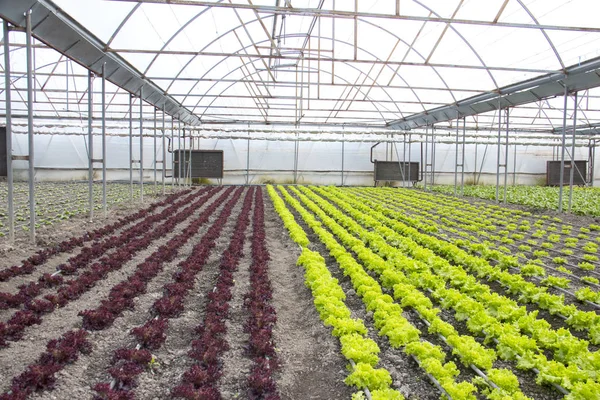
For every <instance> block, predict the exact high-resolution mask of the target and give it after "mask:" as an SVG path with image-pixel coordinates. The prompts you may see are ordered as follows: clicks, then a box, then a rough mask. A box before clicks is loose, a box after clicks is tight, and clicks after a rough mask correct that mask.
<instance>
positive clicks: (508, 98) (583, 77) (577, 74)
mask: <svg viewBox="0 0 600 400" xmlns="http://www.w3.org/2000/svg"><path fill="white" fill-rule="evenodd" d="M598 86H600V57H598V58H594V59H592V60H589V61H586V62H584V63H581V64H578V65H575V66H571V67H569V68H566V69H565V71H564V72H563V73H555V74H547V75H544V76H540V77H537V78H534V79H530V80H527V81H524V82H520V83H517V84H514V85H510V86H506V87H503V88H501V89H500V90H499V91H497V92H490V93H485V94H481V95H476V96H473V97H470V98H468V99H465V100H461V101H459V102H457V103H455V104H450V105H446V106H443V107H438V108H434V109H431V110H427V111H423V112H421V113H418V114H413V115H410V116H407V117H404V118H402V119H400V120H397V121H394V122H390V123H388V127H389V128H391V129H396V130H403V131H406V130H411V129H415V128H419V127H424V126H428V125H433V124H436V123H440V122H445V121H450V120H453V119H456V117H457V115H458V116H460V117H466V116H471V115H477V114H482V113H486V112H489V111H494V110H501V109H505V108H509V107H515V106H519V105H523V104H528V103H534V102H536V101H539V100H542V99H546V98H550V97H556V96H559V95H561V94H562V93H563V92H564V91H565V88H566V89H567V91H568V92H577V91H582V90H587V89H591V88H594V87H598Z"/></svg>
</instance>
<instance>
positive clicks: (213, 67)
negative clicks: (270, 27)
mask: <svg viewBox="0 0 600 400" xmlns="http://www.w3.org/2000/svg"><path fill="white" fill-rule="evenodd" d="M298 36H305V34H292V35H286V37H298ZM312 37H315V38H319V36H312ZM327 39H328V40H331V39H329V38H327ZM335 41H336V42H340V43H343V44H345V45H348V46H354V45H353V44H351V43H349V42H345V41H342V40H340V39H335ZM265 42H267V40H262V41H260V42H257V43H253V44H250V45H248V46H246V47H244V48H242V49H239V50H237V51H236V52H235V53H239V52H240V51H243V50H244V49H247V48H248V47H250V46H254V44H261V43H265ZM360 50H361V51H364V52H365V53H367V54H369V55H370V56H372V57H373V58H375V59H377V60H380V59H379V58H378V57H376V56H375V55H373V54H371V53H369V52H367V51H366V50H364V49H362V48H360ZM228 58H229V57H223V59H222V60H221V61H219V62H218V63H216V64H215V65H213V66H212V67H211V68H210V69H209V70H208V71H206V72H205V73H204V75H202V76H201V77H200V78H201V79H202V78H204V77H205V76H206V75H207V74H208V73H210V72H211V71H212V70H214V69H215V68H217V66H219V64H221V63H222V62H223V61H225V60H227V59H228ZM343 64H345V65H347V66H349V67H351V68H353V69H355V70H357V71H358V72H359V73H361V74H364V72H363V71H362V70H360V69H358V68H357V67H355V66H353V65H351V64H350V63H349V62H343ZM244 65H245V64H244ZM237 69H239V68H236V70H237ZM390 69H392V68H391V67H390ZM392 70H393V69H392ZM230 73H231V72H230ZM230 73H228V74H227V75H224V76H223V78H225V77H227V76H229V74H230ZM398 77H399V78H400V79H402V81H403V82H404V83H406V85H407V86H409V87H410V85H409V84H408V82H406V81H405V80H404V79H403V78H402V76H400V75H398ZM217 83H218V82H215V83H214V84H213V85H212V86H211V87H210V88H209V89H208V91H207V93H208V92H209V91H210V90H211V89H212V88H213V87H215V86H216V85H217ZM234 83H236V82H234ZM347 83H349V82H347ZM374 83H375V84H376V85H377V87H378V88H380V89H382V90H383V91H384V92H385V94H386V95H387V96H388V98H389V99H390V100H391V101H392V102H394V99H393V98H392V97H391V95H390V94H389V93H388V92H387V91H386V90H385V88H384V87H383V86H381V85H380V84H378V83H377V82H374ZM197 84H198V82H196V83H195V84H194V85H192V87H191V88H190V90H189V91H188V93H187V95H189V94H190V93H191V92H192V91H193V90H194V88H195V87H196V85H197ZM411 91H413V94H415V96H416V98H417V100H419V102H421V100H420V99H419V97H418V96H417V95H416V93H414V90H412V89H411ZM363 94H364V93H363ZM187 95H186V96H185V97H184V98H183V100H182V101H185V100H186V99H187ZM202 99H203V97H201V98H200V99H199V100H198V103H200V101H202ZM393 104H394V105H395V106H396V109H397V110H398V112H399V113H400V115H403V114H402V111H401V110H400V108H399V107H398V105H397V104H396V103H395V102H394V103H393ZM192 112H193V111H192Z"/></svg>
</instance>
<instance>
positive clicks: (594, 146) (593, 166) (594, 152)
mask: <svg viewBox="0 0 600 400" xmlns="http://www.w3.org/2000/svg"><path fill="white" fill-rule="evenodd" d="M590 161H591V162H590V167H591V169H590V171H591V172H590V186H592V187H593V186H594V172H595V171H594V170H595V169H596V139H594V145H593V147H592V154H591V160H590Z"/></svg>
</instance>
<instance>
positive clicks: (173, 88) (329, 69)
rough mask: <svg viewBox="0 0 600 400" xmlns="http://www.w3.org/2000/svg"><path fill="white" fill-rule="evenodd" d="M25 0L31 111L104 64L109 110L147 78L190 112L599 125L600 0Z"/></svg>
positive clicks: (77, 111) (150, 86)
mask: <svg viewBox="0 0 600 400" xmlns="http://www.w3.org/2000/svg"><path fill="white" fill-rule="evenodd" d="M29 9H31V10H32V14H31V15H32V31H33V35H34V37H35V38H36V40H35V42H34V46H33V47H34V53H35V68H34V69H35V96H36V101H35V110H36V115H37V116H38V117H40V118H56V119H66V120H68V119H74V120H77V119H83V118H86V115H87V114H86V113H87V109H86V107H85V102H86V98H87V84H88V83H87V79H88V72H87V70H88V69H90V70H92V71H93V72H94V73H95V74H96V75H98V74H100V73H101V72H102V65H103V64H105V65H106V78H107V80H108V81H110V82H112V83H113V84H114V85H111V86H110V87H109V93H107V98H108V112H109V117H110V118H112V119H117V120H118V119H119V118H125V117H126V116H127V115H128V113H129V101H130V96H129V93H132V94H133V95H135V96H139V95H140V93H139V92H140V88H142V87H143V91H142V97H143V99H144V100H145V101H146V102H148V103H149V104H150V105H153V106H155V107H156V108H158V109H159V111H162V110H163V108H164V110H165V112H166V113H167V114H170V115H172V116H175V117H177V118H178V119H180V120H182V121H184V122H185V123H187V124H189V125H201V126H207V125H210V126H230V125H234V126H250V125H252V126H264V125H269V126H292V127H300V128H302V127H306V126H309V127H316V128H320V129H328V128H334V129H338V130H339V128H341V127H344V128H348V129H368V130H378V129H395V130H401V131H406V130H415V129H417V130H418V129H424V128H425V127H426V126H428V125H432V124H437V125H440V126H445V127H448V126H456V119H457V117H458V118H463V117H465V124H466V126H467V129H470V130H494V129H498V123H499V122H498V120H499V115H498V108H501V109H505V108H509V113H508V118H509V121H510V129H511V130H513V131H515V132H520V131H524V132H536V133H537V132H547V133H556V132H561V131H562V127H563V123H565V121H564V120H563V117H564V115H565V114H566V117H567V125H568V126H576V127H577V130H578V131H580V132H581V133H582V134H583V133H585V134H587V135H595V134H596V133H597V127H598V126H600V89H597V88H596V87H598V86H600V57H599V56H600V48H599V47H598V45H597V43H600V27H599V26H598V24H597V15H599V12H600V4H599V3H598V1H596V0H572V1H565V0H378V1H367V0H360V1H359V0H355V1H349V0H346V1H341V0H337V1H336V0H291V1H290V0H268V1H267V0H262V1H261V0H246V2H244V1H242V0H229V1H225V0H220V1H193V0H162V1H161V0H136V1H134V0H86V1H81V0H54V1H49V0H0V16H2V17H3V18H4V19H5V20H8V21H9V22H10V23H11V24H12V25H14V26H16V27H20V28H23V27H24V26H25V17H24V14H25V13H26V12H27V11H28V10H29ZM10 44H11V64H12V65H11V68H12V75H11V77H12V85H13V86H14V88H13V89H14V90H15V91H16V92H17V94H18V96H13V101H19V99H24V98H25V97H26V80H25V78H24V75H25V74H24V72H25V51H24V45H25V39H24V34H23V33H22V32H11V33H10ZM56 50H58V51H56ZM565 88H566V89H565ZM565 90H566V92H567V93H568V96H566V97H567V99H566V100H567V112H566V113H564V112H563V110H564V104H565V96H564V93H565ZM128 92H129V93H128ZM575 92H577V96H575ZM99 94H100V92H99V88H98V87H97V85H95V86H94V101H95V102H96V103H98V101H99V100H98V97H99ZM575 104H576V112H574V111H575ZM25 105H26V103H25V100H23V107H24V106H25ZM23 107H22V108H20V109H19V107H16V111H15V112H16V113H17V115H18V113H19V110H20V111H21V112H22V111H23ZM152 108H153V107H151V108H149V110H152ZM501 114H502V115H503V116H502V120H501V124H506V115H505V112H502V113H501ZM149 116H150V114H149ZM453 124H454V125H453ZM461 126H462V122H461Z"/></svg>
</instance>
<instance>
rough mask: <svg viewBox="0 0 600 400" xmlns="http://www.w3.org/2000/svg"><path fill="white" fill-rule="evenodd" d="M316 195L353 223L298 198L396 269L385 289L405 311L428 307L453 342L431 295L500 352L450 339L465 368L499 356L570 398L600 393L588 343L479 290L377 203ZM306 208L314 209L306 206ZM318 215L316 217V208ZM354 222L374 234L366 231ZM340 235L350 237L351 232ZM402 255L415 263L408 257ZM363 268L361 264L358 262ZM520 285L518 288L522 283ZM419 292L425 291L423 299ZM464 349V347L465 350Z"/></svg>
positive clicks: (502, 276)
mask: <svg viewBox="0 0 600 400" xmlns="http://www.w3.org/2000/svg"><path fill="white" fill-rule="evenodd" d="M312 189H313V190H314V192H318V193H319V194H321V195H323V196H325V197H329V200H330V201H332V202H334V203H336V206H337V207H338V208H339V209H343V210H344V212H345V213H346V214H347V215H348V216H346V215H344V213H342V212H341V211H339V210H338V209H337V208H336V207H334V206H332V205H331V204H329V203H327V202H325V201H324V200H323V199H319V198H317V197H315V196H316V194H314V193H312V194H311V190H309V189H306V188H301V191H302V192H304V194H307V195H310V196H311V199H312V200H317V201H318V203H319V206H320V208H322V209H324V210H326V211H327V212H328V213H329V214H330V215H332V216H335V217H336V220H337V221H338V222H340V224H342V225H344V227H345V228H347V229H349V230H350V232H352V233H353V234H354V236H353V237H354V240H355V241H360V242H361V243H362V242H365V243H367V244H368V246H369V247H370V248H372V249H374V251H376V252H377V253H378V254H380V255H382V256H383V258H384V259H385V260H387V261H388V267H389V264H392V265H393V266H394V267H396V269H395V270H394V269H393V268H388V269H386V275H381V280H382V282H383V283H384V286H391V287H392V288H393V289H394V294H395V296H397V297H398V298H399V299H402V295H403V293H404V295H405V296H407V297H408V299H409V300H405V301H406V303H405V304H407V305H412V306H413V307H414V306H415V304H416V305H417V307H415V308H418V307H425V309H424V310H423V309H422V310H417V311H418V312H419V313H421V314H422V315H423V314H424V315H426V318H427V316H429V318H432V322H433V324H431V326H432V327H434V329H438V332H437V333H440V332H441V333H443V334H444V336H445V337H450V338H454V337H455V335H456V333H455V329H454V328H453V327H452V326H451V325H449V324H446V323H442V322H443V321H440V320H435V319H433V318H435V312H434V313H431V312H429V314H428V312H427V310H430V309H431V308H430V300H429V299H428V298H427V297H426V296H424V294H423V292H428V293H430V294H431V297H432V298H433V299H435V300H436V301H437V302H438V303H439V304H440V305H441V306H442V307H443V308H447V309H453V310H454V311H455V313H456V314H455V316H456V318H457V319H458V320H467V326H468V328H469V329H470V330H471V331H472V332H473V333H475V334H477V335H483V336H485V338H486V342H487V343H494V344H495V345H496V348H497V353H496V352H494V351H493V350H492V351H490V350H491V349H486V351H482V350H481V349H479V348H478V347H477V345H478V343H477V342H474V341H472V338H471V340H469V339H467V338H465V337H464V336H463V337H457V338H456V339H454V340H452V339H451V340H448V342H449V343H455V344H457V346H456V347H454V350H453V352H454V353H455V354H457V355H458V356H459V358H461V361H463V363H465V365H467V364H475V365H476V366H477V367H479V368H482V369H484V370H488V371H489V370H493V368H490V367H491V363H493V361H494V360H495V359H496V358H497V356H500V358H502V359H505V360H513V361H515V362H516V363H517V367H519V368H524V369H530V370H534V371H538V383H540V384H546V383H550V384H556V385H562V386H563V387H566V388H567V389H569V390H572V393H571V395H570V398H578V399H579V398H586V397H582V395H581V393H585V392H586V391H590V390H600V387H599V386H598V385H597V383H596V380H597V371H598V361H600V358H599V357H598V354H597V353H594V352H589V351H588V349H587V344H588V343H587V342H586V341H583V340H580V339H577V338H576V337H574V336H573V335H566V334H565V332H568V331H567V330H559V331H558V332H557V331H554V330H552V329H551V327H550V325H549V324H548V323H547V322H546V321H544V320H542V319H538V318H537V312H533V313H527V311H526V309H525V308H524V307H520V306H518V305H517V304H516V303H515V302H514V301H512V300H510V299H508V298H505V297H502V296H499V295H497V294H496V293H493V292H491V291H490V289H489V287H487V286H486V285H483V284H479V283H478V282H477V281H476V279H475V278H474V277H473V276H470V275H468V274H467V272H466V271H465V270H463V269H462V267H457V266H455V265H452V264H450V263H449V262H448V261H447V260H446V259H444V258H443V257H439V256H438V255H436V254H435V252H434V251H432V250H431V249H429V248H427V246H421V245H420V244H418V243H417V242H416V241H413V240H412V239H411V238H420V240H421V242H423V240H424V239H425V238H424V236H427V235H421V234H420V233H419V232H418V231H416V230H415V229H413V228H410V227H408V226H406V225H404V226H403V225H402V224H401V223H400V222H398V221H395V220H393V219H391V218H389V217H387V216H385V215H383V213H381V212H379V211H377V210H374V208H376V207H375V206H376V204H369V203H368V202H366V201H365V200H364V199H360V200H356V199H354V200H353V199H352V198H351V197H350V196H345V194H344V191H343V190H339V189H334V188H327V189H323V188H312ZM293 190H295V189H293ZM304 201H305V202H307V204H310V203H308V201H309V200H304ZM313 211H314V212H315V213H318V212H319V211H318V210H316V209H314V210H313ZM320 217H321V220H322V221H326V219H324V218H323V217H322V216H321V215H320ZM375 217H376V218H375ZM355 220H356V221H359V222H360V223H361V224H363V225H365V226H366V227H367V228H369V229H364V228H363V227H362V226H361V225H359V224H358V223H357V222H355ZM382 221H386V222H387V223H388V224H389V225H391V226H392V227H394V228H396V229H399V230H400V231H401V232H402V234H403V235H404V236H403V235H401V234H399V233H398V232H396V231H395V230H394V229H391V228H389V227H388V226H385V224H383V223H382ZM328 227H329V228H330V229H332V231H333V230H336V229H337V230H339V229H340V228H338V227H336V226H335V224H334V223H331V226H328ZM340 234H341V235H347V234H348V233H347V232H346V233H340ZM430 239H431V238H430ZM346 240H347V241H348V242H351V241H352V240H353V239H350V238H347V239H346ZM342 241H344V240H342ZM388 243H390V244H393V246H391V245H388ZM425 243H428V244H429V245H431V246H432V247H433V248H435V249H437V250H441V251H442V253H443V254H445V255H447V252H448V251H452V250H453V251H455V252H456V253H457V254H459V255H460V256H461V257H462V258H461V259H462V260H463V261H465V259H464V257H465V256H466V257H469V256H468V255H466V254H465V253H464V251H461V250H460V249H458V248H456V246H453V247H450V248H448V247H446V244H443V243H437V245H436V244H435V242H432V241H429V242H428V241H427V240H425ZM421 244H422V243H421ZM353 250H354V249H353ZM404 253H406V254H408V255H410V256H411V257H413V258H410V257H407V256H406V255H404ZM361 261H363V260H362V259H361ZM455 261H456V259H455ZM468 261H470V262H467V264H471V265H472V267H473V268H475V267H478V268H479V270H478V273H479V274H492V273H494V270H496V271H497V273H499V275H497V276H494V279H499V280H500V281H503V280H504V281H505V282H512V283H514V282H513V281H512V279H513V276H511V274H507V273H505V272H504V271H501V270H500V269H495V268H493V267H491V266H489V264H488V265H487V266H486V262H485V260H476V258H474V257H471V258H468ZM363 263H365V265H367V264H368V263H369V260H366V261H363ZM380 268H381V267H380ZM398 270H403V271H406V272H407V274H409V275H408V276H409V278H410V279H408V280H406V276H404V277H403V276H402V275H399V274H398ZM390 274H392V275H393V278H390ZM517 282H519V281H518V280H517ZM404 285H405V286H404ZM446 285H450V286H451V289H446V288H445V287H446ZM419 289H420V290H422V291H423V292H419ZM417 293H421V294H417ZM403 304H404V303H403ZM438 312H439V310H438ZM434 324H435V325H434ZM461 345H463V348H462V349H461V347H460V346H461ZM464 346H466V348H464ZM468 346H471V348H468ZM544 350H550V351H553V352H554V354H555V356H558V359H554V360H548V359H547V358H545V356H544ZM575 350H577V351H575ZM495 374H496V372H495V371H493V372H491V373H488V375H489V376H494V375H495ZM515 379H516V378H515ZM512 397H513V398H515V397H517V395H515V394H512Z"/></svg>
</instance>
